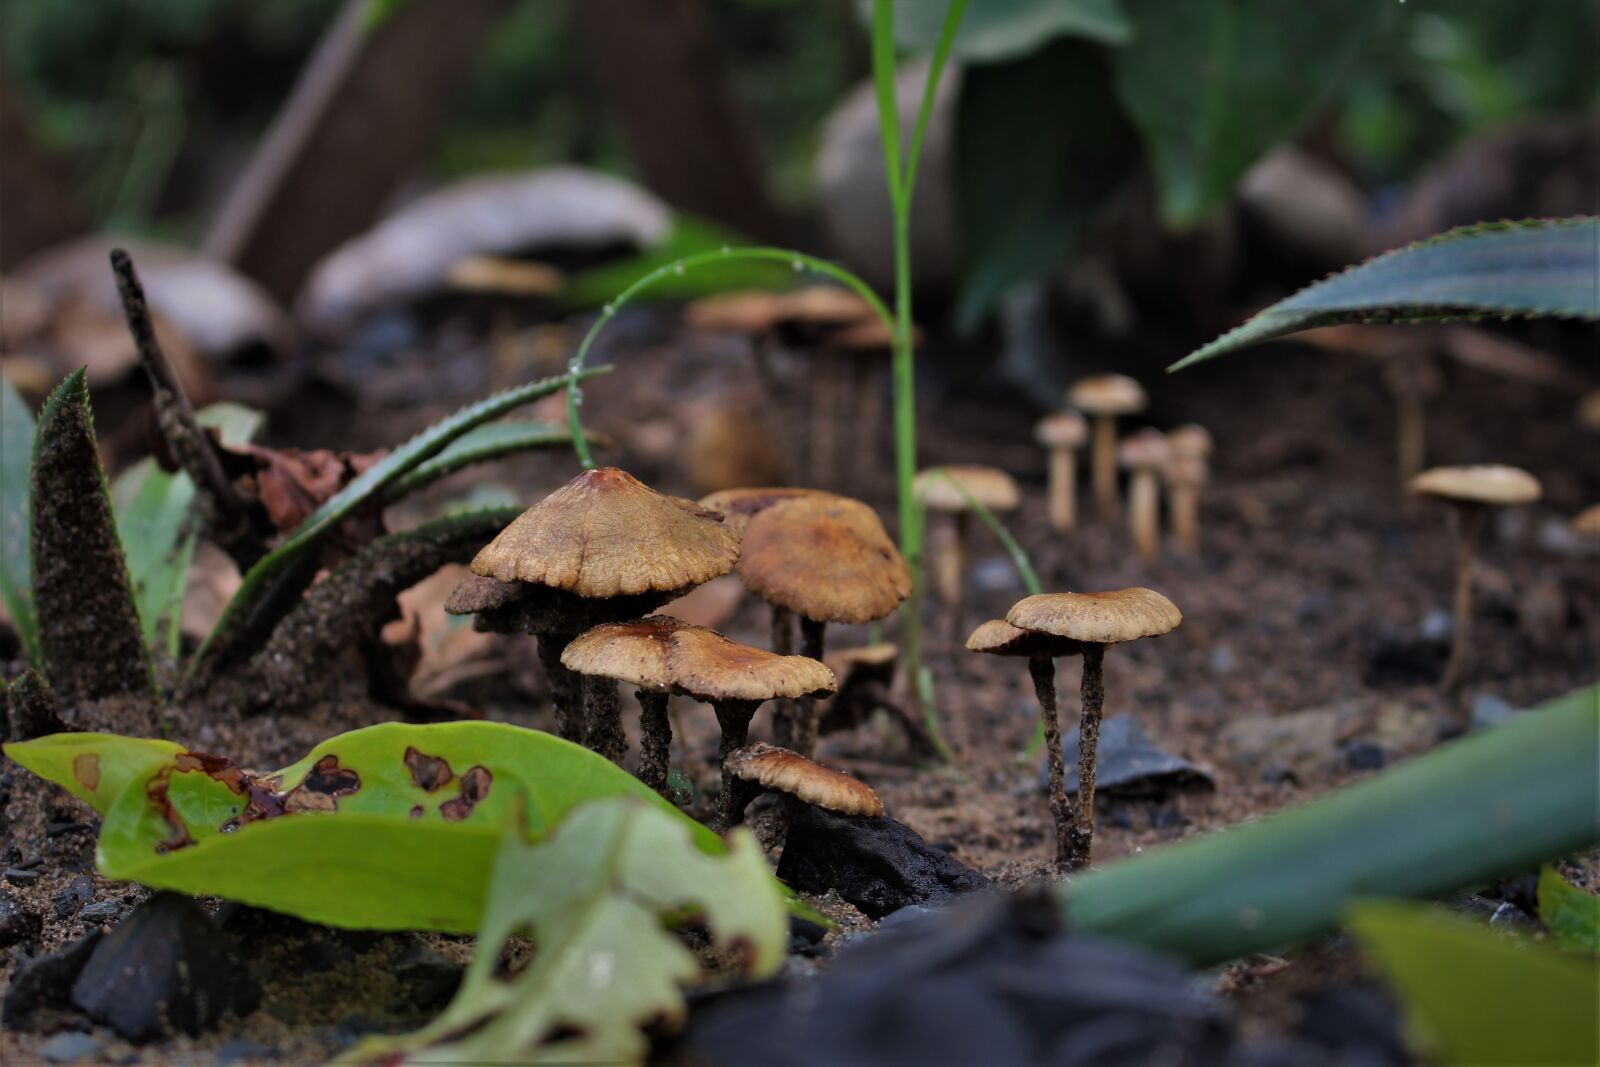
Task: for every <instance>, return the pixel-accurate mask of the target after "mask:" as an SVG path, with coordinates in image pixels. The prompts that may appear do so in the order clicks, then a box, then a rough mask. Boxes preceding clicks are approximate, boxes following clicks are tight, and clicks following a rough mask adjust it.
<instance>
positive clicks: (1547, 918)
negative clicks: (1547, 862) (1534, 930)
mask: <svg viewBox="0 0 1600 1067" xmlns="http://www.w3.org/2000/svg"><path fill="white" fill-rule="evenodd" d="M1539 921H1540V922H1542V923H1544V925H1545V929H1547V930H1549V931H1550V936H1552V937H1554V938H1555V939H1556V943H1557V944H1559V945H1560V946H1561V947H1562V948H1572V949H1579V950H1581V951H1583V952H1590V953H1600V896H1596V895H1595V894H1593V893H1586V892H1584V891H1583V890H1582V889H1579V888H1578V887H1577V886H1575V885H1573V884H1572V883H1571V882H1569V881H1567V880H1566V879H1565V878H1563V877H1561V875H1560V874H1558V873H1557V872H1556V870H1555V868H1554V867H1546V868H1545V869H1544V870H1542V871H1540V872H1539Z"/></svg>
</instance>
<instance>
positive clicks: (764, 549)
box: [737, 497, 911, 623]
mask: <svg viewBox="0 0 1600 1067" xmlns="http://www.w3.org/2000/svg"><path fill="white" fill-rule="evenodd" d="M737 570H738V572H739V578H740V580H742V581H743V582H744V584H745V588H747V589H749V590H750V591H751V592H752V593H754V594H756V595H757V596H759V597H760V598H761V599H762V600H765V601H766V602H767V603H769V604H773V605H776V606H778V607H783V608H788V609H789V610H790V611H793V612H795V613H796V614H798V615H800V616H802V617H804V618H807V619H813V620H816V621H819V622H843V623H864V622H873V621H874V620H877V619H881V618H883V617H884V616H885V615H888V614H889V613H890V612H892V611H894V609H895V608H897V607H899V606H900V602H901V601H903V600H905V598H906V597H908V596H910V595H911V567H910V566H909V565H908V564H907V563H906V561H905V557H904V556H902V555H900V550H899V549H898V548H896V547H895V544H894V542H893V541H891V540H889V535H888V534H887V533H885V532H884V529H883V523H882V522H880V521H879V520H878V515H877V513H876V512H874V511H873V510H872V509H871V508H869V507H868V506H867V505H865V504H863V503H861V502H860V501H858V500H850V499H848V498H846V497H797V498H795V499H792V500H784V501H781V502H779V503H776V504H774V505H772V506H771V507H769V508H765V509H763V510H761V511H758V512H757V513H755V514H754V515H752V516H750V519H749V521H748V522H747V523H746V524H745V528H744V541H743V544H742V546H741V549H740V553H739V564H738V567H737Z"/></svg>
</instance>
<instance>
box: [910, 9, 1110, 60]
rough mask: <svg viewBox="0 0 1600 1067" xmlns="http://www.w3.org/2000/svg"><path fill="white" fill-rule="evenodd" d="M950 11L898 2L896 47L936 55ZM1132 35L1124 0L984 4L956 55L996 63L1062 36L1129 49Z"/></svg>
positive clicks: (963, 31)
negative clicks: (1123, 9) (946, 17)
mask: <svg viewBox="0 0 1600 1067" xmlns="http://www.w3.org/2000/svg"><path fill="white" fill-rule="evenodd" d="M947 6H948V5H947V4H946V3H945V2H944V0H895V5H894V20H895V34H894V35H895V40H896V42H897V43H898V44H899V45H900V47H902V48H905V49H908V50H910V51H913V52H932V51H933V49H934V46H935V45H937V44H938V43H939V32H940V30H941V29H943V27H944V13H945V8H946V7H947ZM1133 36H1134V31H1133V25H1132V24H1131V23H1130V22H1129V21H1128V18H1127V16H1126V15H1125V14H1123V11H1122V4H1121V3H1120V0H979V2H976V3H974V4H972V5H971V9H970V10H969V11H968V13H967V16H966V18H964V19H963V20H962V22H961V28H960V29H959V30H958V31H957V33H956V40H955V47H954V49H953V50H952V51H953V52H954V54H955V56H956V57H957V58H959V59H964V60H966V61H967V62H969V63H993V62H996V61H998V60H1002V59H1011V58H1014V57H1016V56H1020V55H1025V54H1026V53H1028V52H1032V51H1034V50H1035V49H1037V48H1039V47H1040V46H1042V45H1044V44H1046V43H1048V42H1050V41H1052V40H1054V39H1055V38H1057V37H1082V38H1086V39H1088V40H1091V41H1098V42H1100V43H1101V44H1127V43H1128V42H1129V41H1131V40H1133Z"/></svg>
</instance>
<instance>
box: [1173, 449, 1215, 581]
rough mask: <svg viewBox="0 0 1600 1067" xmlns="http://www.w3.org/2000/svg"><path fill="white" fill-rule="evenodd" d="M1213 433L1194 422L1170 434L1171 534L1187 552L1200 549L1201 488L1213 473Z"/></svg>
mask: <svg viewBox="0 0 1600 1067" xmlns="http://www.w3.org/2000/svg"><path fill="white" fill-rule="evenodd" d="M1211 448H1212V442H1211V433H1210V432H1209V431H1208V430H1207V429H1206V428H1205V427H1204V426H1198V425H1196V424H1194V423H1192V422H1191V423H1187V424H1185V425H1183V426H1179V427H1177V428H1176V429H1174V430H1173V431H1172V432H1171V433H1169V434H1167V463H1166V466H1165V467H1164V468H1162V477H1163V479H1164V480H1165V482H1166V484H1167V512H1168V518H1169V519H1170V520H1171V522H1172V536H1173V539H1174V540H1176V541H1177V542H1178V547H1179V548H1180V549H1182V550H1183V551H1184V552H1189V553H1194V552H1198V551H1199V550H1200V490H1201V489H1203V488H1204V487H1205V484H1206V482H1207V481H1209V480H1210V477H1211V462H1210V460H1211Z"/></svg>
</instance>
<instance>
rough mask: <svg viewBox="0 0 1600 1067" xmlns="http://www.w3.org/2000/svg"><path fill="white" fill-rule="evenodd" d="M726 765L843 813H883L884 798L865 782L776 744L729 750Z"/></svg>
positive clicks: (741, 775) (751, 779)
mask: <svg viewBox="0 0 1600 1067" xmlns="http://www.w3.org/2000/svg"><path fill="white" fill-rule="evenodd" d="M722 766H723V768H724V769H725V770H726V771H727V772H728V773H729V774H731V775H733V776H734V777H735V778H738V779H741V780H743V781H746V782H754V783H756V784H757V785H759V786H761V787H762V788H763V789H769V790H773V791H776V792H779V793H788V794H789V795H790V796H794V797H798V798H799V799H801V800H803V801H805V802H806V803H807V804H811V805H813V806H815V807H819V808H826V809H827V810H829V811H835V812H838V813H839V814H840V815H882V814H883V801H881V800H879V799H878V794H877V793H874V792H873V791H872V787H871V786H869V785H867V784H866V783H865V782H862V781H858V780H857V779H855V778H852V777H850V776H849V775H848V774H845V773H844V772H843V771H836V770H834V769H833V768H832V767H824V766H823V765H822V764H820V763H813V762H812V761H811V760H808V759H806V758H805V757H804V756H802V755H800V754H799V753H798V752H790V751H789V750H788V749H786V748H779V747H777V746H776V745H768V744H765V743H763V742H760V741H757V742H756V743H755V744H753V745H746V746H745V747H744V748H741V749H738V750H736V751H734V752H730V753H728V758H727V759H726V760H725V761H723V764H722Z"/></svg>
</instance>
